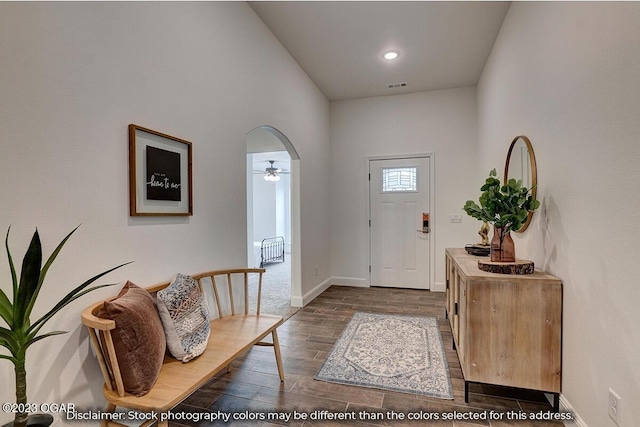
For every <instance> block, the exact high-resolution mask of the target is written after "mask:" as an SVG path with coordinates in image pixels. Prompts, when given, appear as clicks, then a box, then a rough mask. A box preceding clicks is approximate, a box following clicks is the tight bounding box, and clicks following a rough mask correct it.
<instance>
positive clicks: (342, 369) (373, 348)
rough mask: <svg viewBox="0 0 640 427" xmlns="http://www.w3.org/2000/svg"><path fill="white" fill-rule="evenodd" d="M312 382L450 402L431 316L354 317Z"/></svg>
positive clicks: (445, 368) (444, 364)
mask: <svg viewBox="0 0 640 427" xmlns="http://www.w3.org/2000/svg"><path fill="white" fill-rule="evenodd" d="M315 379H316V380H321V381H328V382H334V383H340V384H348V385H356V386H362V387H372V388H379V389H383V390H392V391H399V392H404V393H411V394H418V395H423V396H431V397H437V398H441V399H453V389H452V387H451V379H450V377H449V365H448V364H447V358H446V355H445V352H444V346H443V345H442V337H441V336H440V329H439V327H438V320H437V319H436V318H435V317H425V316H401V315H390V314H376V313H361V312H358V313H355V314H354V316H353V318H352V319H351V321H350V322H349V324H348V325H347V327H346V328H345V329H344V331H343V332H342V335H341V336H340V338H339V339H338V341H337V342H336V344H335V345H334V347H333V349H332V350H331V353H329V356H328V357H327V360H326V361H325V362H324V364H323V365H322V367H321V368H320V370H319V371H318V373H317V374H316V376H315Z"/></svg>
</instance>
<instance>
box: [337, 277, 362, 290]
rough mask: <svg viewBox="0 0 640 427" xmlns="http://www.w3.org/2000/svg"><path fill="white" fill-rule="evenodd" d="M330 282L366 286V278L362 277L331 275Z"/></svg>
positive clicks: (359, 286)
mask: <svg viewBox="0 0 640 427" xmlns="http://www.w3.org/2000/svg"><path fill="white" fill-rule="evenodd" d="M331 284H332V285H335V286H352V287H356V288H368V287H369V283H368V280H367V279H365V278H362V277H332V278H331Z"/></svg>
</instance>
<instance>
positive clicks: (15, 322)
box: [0, 227, 129, 427]
mask: <svg viewBox="0 0 640 427" xmlns="http://www.w3.org/2000/svg"><path fill="white" fill-rule="evenodd" d="M10 229H11V228H9V230H7V236H6V238H5V247H6V250H7V257H8V259H9V268H10V270H11V280H12V286H13V295H12V299H9V298H8V296H7V294H6V293H5V292H4V291H3V290H2V289H1V288H0V318H2V320H3V321H4V323H6V325H7V327H2V326H0V346H2V347H4V348H6V349H7V350H8V351H9V354H0V359H6V360H9V361H10V362H11V363H13V366H14V371H15V380H16V383H15V391H16V405H15V407H14V408H13V409H15V411H13V412H15V417H14V421H13V422H10V423H8V424H5V426H3V427H6V426H13V427H24V426H26V425H27V422H28V421H29V425H32V426H33V425H48V424H50V423H51V421H52V420H53V417H51V416H47V415H44V416H43V415H42V414H38V417H37V418H39V419H40V420H42V419H43V418H44V417H48V418H49V421H45V422H46V423H45V424H43V421H36V422H35V424H34V421H30V414H29V413H30V412H33V411H31V409H33V408H35V406H36V405H29V404H28V403H27V378H26V370H25V361H26V355H27V350H28V349H29V347H31V345H32V344H34V343H36V342H38V341H40V340H42V339H44V338H48V337H51V336H54V335H59V334H64V333H66V332H64V331H53V332H47V333H40V331H41V329H42V327H43V326H44V325H45V324H46V323H47V322H48V321H49V320H51V318H52V317H53V316H54V315H55V314H56V313H58V312H59V311H60V310H62V309H63V308H64V307H66V306H67V305H68V304H69V303H71V302H73V301H75V300H76V299H78V298H80V297H81V296H83V295H85V294H87V293H89V292H91V291H94V290H96V289H98V288H102V287H104V286H111V284H108V285H98V286H94V287H91V288H87V287H88V286H89V285H90V284H91V283H93V282H95V281H96V280H98V279H99V278H101V277H102V276H104V275H105V274H107V273H110V272H111V271H113V270H115V269H118V268H120V267H122V266H124V265H126V264H129V263H125V264H121V265H119V266H117V267H114V268H111V269H109V270H107V271H105V272H102V273H100V274H98V275H96V276H94V277H92V278H91V279H89V280H87V281H86V282H84V283H82V284H81V285H80V286H78V287H76V288H75V289H74V290H72V291H71V292H69V293H68V294H67V295H65V296H64V297H63V298H62V299H61V300H60V301H59V302H58V303H57V304H55V305H54V306H53V307H52V308H51V309H50V310H49V311H48V312H47V313H46V314H44V315H43V316H42V317H40V318H39V319H38V320H36V321H35V322H31V319H30V316H31V311H32V310H33V307H34V305H35V303H36V300H37V299H38V295H39V293H40V290H41V289H42V285H43V283H44V279H45V276H46V274H47V271H49V268H50V267H51V264H53V261H54V260H55V259H56V257H57V256H58V253H59V252H60V250H61V249H62V247H63V246H64V244H65V243H66V242H67V240H68V239H69V237H71V235H72V234H73V233H74V232H75V231H76V230H77V229H78V227H76V228H75V229H74V230H73V231H71V233H69V234H68V235H67V236H66V237H65V238H64V239H63V240H62V242H60V244H58V246H57V247H56V249H55V250H54V251H53V253H52V254H51V255H50V256H49V258H48V259H47V261H46V262H45V264H44V266H43V265H42V246H41V244H40V236H39V235H38V230H37V229H36V231H35V233H34V234H33V238H32V239H31V243H30V244H29V248H28V249H27V252H26V253H25V255H24V257H23V259H22V270H21V273H20V278H18V277H17V275H16V269H15V267H14V264H13V259H12V257H11V251H10V250H9V231H10ZM31 418H34V416H31Z"/></svg>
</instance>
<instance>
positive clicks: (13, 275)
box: [4, 227, 18, 326]
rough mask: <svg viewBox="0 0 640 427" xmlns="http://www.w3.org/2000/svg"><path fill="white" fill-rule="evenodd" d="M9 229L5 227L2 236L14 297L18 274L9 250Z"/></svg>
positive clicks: (16, 291)
mask: <svg viewBox="0 0 640 427" xmlns="http://www.w3.org/2000/svg"><path fill="white" fill-rule="evenodd" d="M9 231H11V227H9V228H8V229H7V235H6V236H5V238H4V247H5V248H6V250H7V257H8V258H9V268H10V270H11V283H12V284H13V294H12V295H13V296H14V297H15V296H16V295H18V276H17V275H16V267H15V265H14V264H13V258H11V251H10V250H9ZM5 320H6V319H5ZM7 323H8V322H7ZM12 323H13V315H12V316H11V323H9V326H11V324H12Z"/></svg>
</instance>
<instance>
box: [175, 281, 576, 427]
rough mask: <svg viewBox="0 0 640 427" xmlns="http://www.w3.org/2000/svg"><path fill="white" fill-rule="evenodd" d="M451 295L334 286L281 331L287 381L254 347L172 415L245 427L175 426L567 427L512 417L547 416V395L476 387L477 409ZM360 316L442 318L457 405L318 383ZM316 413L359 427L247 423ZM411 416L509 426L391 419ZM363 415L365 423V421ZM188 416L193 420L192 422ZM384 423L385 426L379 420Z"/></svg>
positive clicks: (265, 352)
mask: <svg viewBox="0 0 640 427" xmlns="http://www.w3.org/2000/svg"><path fill="white" fill-rule="evenodd" d="M444 306H445V300H444V293H440V292H429V291H419V290H404V289H389V288H353V287H341V286H332V287H330V288H329V289H327V290H326V291H325V292H324V293H322V294H321V295H320V296H319V297H317V298H316V299H315V300H313V301H312V302H311V303H310V304H309V305H307V306H306V307H304V308H303V309H302V310H300V311H298V312H297V313H296V314H295V315H294V316H293V317H291V318H290V319H289V320H287V321H286V322H285V323H284V324H283V325H282V326H281V327H279V328H278V335H279V339H280V345H281V349H282V356H283V361H284V370H285V381H284V382H283V383H281V382H280V380H279V378H278V371H277V368H276V363H275V358H274V354H273V349H272V348H270V347H254V348H253V349H252V350H251V351H249V352H248V353H247V354H246V355H245V356H243V357H242V358H241V359H239V360H237V361H236V362H234V363H233V365H232V369H231V371H230V372H229V373H223V374H221V375H219V376H218V377H216V378H214V379H213V380H211V381H210V382H209V383H207V384H205V386H203V387H202V388H201V389H200V390H198V391H197V392H196V393H194V394H193V395H191V396H190V397H189V398H188V399H187V400H185V401H184V402H183V403H182V404H180V405H179V406H178V407H176V408H175V409H174V410H173V411H172V412H173V413H177V414H179V415H181V416H184V415H186V414H194V415H195V414H203V413H206V414H212V416H213V415H214V414H219V411H220V412H221V413H224V414H229V416H234V417H235V418H239V419H240V420H235V421H234V420H230V421H229V422H224V421H223V420H222V419H220V420H218V421H202V420H201V421H199V422H194V421H193V420H188V421H179V422H178V421H176V422H170V424H169V425H170V426H176V427H178V426H182V425H188V426H193V425H198V426H210V425H233V426H244V425H251V426H265V427H266V426H279V425H289V426H302V425H304V426H323V425H331V426H341V425H345V426H346V425H359V426H404V425H412V426H417V425H429V426H438V427H440V426H442V427H444V426H446V427H454V426H455V427H472V426H491V427H503V426H524V427H560V426H563V424H562V422H560V421H538V420H525V421H516V420H507V415H509V414H511V416H512V417H513V414H516V413H517V414H529V413H534V414H544V413H546V412H547V411H550V410H551V406H550V405H549V403H548V402H547V400H546V399H545V397H544V395H542V393H534V392H526V393H525V392H523V391H521V390H514V389H506V388H499V387H488V386H480V385H474V384H472V385H471V389H470V390H471V394H470V398H469V403H468V404H467V403H465V402H464V380H463V377H462V371H461V369H460V362H459V360H458V356H457V353H456V351H455V350H453V342H452V335H451V328H450V327H449V323H448V321H447V320H446V319H445V309H444ZM357 311H366V312H376V313H402V314H410V315H425V316H434V317H437V318H438V320H439V323H440V331H441V334H442V339H443V342H444V345H445V349H446V354H447V361H448V364H449V369H450V373H451V382H452V385H453V389H454V399H453V400H442V399H436V398H429V397H423V396H416V395H411V394H406V393H398V392H391V391H385V390H378V389H373V388H364V387H354V386H347V385H340V384H332V383H327V382H322V381H316V380H314V379H313V377H314V375H315V374H316V372H317V371H318V369H319V368H320V367H321V366H322V364H323V362H324V360H325V358H326V356H327V355H328V353H329V352H330V351H331V348H332V347H333V344H334V343H335V342H336V340H337V339H338V337H339V336H340V334H341V333H342V330H343V329H344V327H345V326H346V324H347V323H348V322H349V320H350V319H351V317H352V316H353V314H354V313H355V312H357ZM314 411H328V412H329V413H336V414H340V413H342V414H346V413H355V414H356V417H357V418H358V420H356V421H326V420H323V421H318V420H315V421H313V420H301V419H298V420H294V419H293V417H292V418H291V419H289V420H288V421H283V420H273V419H272V420H270V421H261V420H253V421H251V420H247V419H246V418H250V417H259V416H260V414H264V416H267V414H272V416H274V415H277V414H284V415H285V416H286V415H287V414H293V413H297V414H310V413H313V412H314ZM392 411H393V412H395V413H402V414H403V415H404V416H408V414H410V413H411V414H415V413H425V414H438V415H440V416H442V417H444V416H451V414H455V413H456V412H457V413H458V414H469V413H470V412H480V413H487V414H488V413H490V411H494V413H495V414H498V415H496V417H498V416H500V415H499V414H502V418H503V419H502V420H473V421H471V420H466V421H462V420H442V419H440V420H438V421H424V420H423V421H407V420H406V419H405V420H398V419H389V418H390V414H391V413H392ZM361 414H362V416H363V417H364V418H367V419H359V418H360V417H361ZM187 416H188V415H187ZM377 418H380V419H377Z"/></svg>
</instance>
